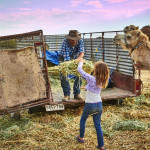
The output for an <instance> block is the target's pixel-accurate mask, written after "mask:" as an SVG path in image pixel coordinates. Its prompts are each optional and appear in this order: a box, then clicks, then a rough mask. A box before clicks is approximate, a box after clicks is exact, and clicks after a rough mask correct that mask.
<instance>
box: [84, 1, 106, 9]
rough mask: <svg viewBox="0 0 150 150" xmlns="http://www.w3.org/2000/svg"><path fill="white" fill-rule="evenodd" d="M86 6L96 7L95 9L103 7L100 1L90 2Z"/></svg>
mask: <svg viewBox="0 0 150 150" xmlns="http://www.w3.org/2000/svg"><path fill="white" fill-rule="evenodd" d="M86 5H89V6H94V7H95V8H102V7H103V4H102V3H100V1H98V0H96V1H89V2H87V3H86Z"/></svg>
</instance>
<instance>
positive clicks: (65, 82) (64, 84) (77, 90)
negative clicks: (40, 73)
mask: <svg viewBox="0 0 150 150" xmlns="http://www.w3.org/2000/svg"><path fill="white" fill-rule="evenodd" d="M72 79H74V80H75V81H74V85H73V94H74V95H78V94H80V86H81V84H82V79H80V78H79V77H78V76H74V77H72ZM60 80H61V87H62V89H63V92H64V96H67V95H68V96H70V84H69V80H68V77H66V76H65V75H63V74H62V73H60Z"/></svg>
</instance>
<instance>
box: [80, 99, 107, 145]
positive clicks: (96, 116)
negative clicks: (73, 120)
mask: <svg viewBox="0 0 150 150" xmlns="http://www.w3.org/2000/svg"><path fill="white" fill-rule="evenodd" d="M90 115H92V116H93V122H94V126H95V129H96V133H97V140H98V147H103V146H104V139H103V132H102V129H101V115H102V102H99V103H86V104H85V106H84V110H83V113H82V116H81V120H80V137H81V138H83V137H84V133H85V124H86V120H87V118H88V117H89V116H90Z"/></svg>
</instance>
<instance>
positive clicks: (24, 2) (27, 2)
mask: <svg viewBox="0 0 150 150" xmlns="http://www.w3.org/2000/svg"><path fill="white" fill-rule="evenodd" d="M22 3H23V4H30V3H31V2H30V1H23V2H22Z"/></svg>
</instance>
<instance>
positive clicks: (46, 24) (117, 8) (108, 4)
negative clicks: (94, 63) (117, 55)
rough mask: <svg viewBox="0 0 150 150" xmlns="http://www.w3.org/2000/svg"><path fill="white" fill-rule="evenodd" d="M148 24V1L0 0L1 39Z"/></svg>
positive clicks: (149, 5) (149, 23)
mask: <svg viewBox="0 0 150 150" xmlns="http://www.w3.org/2000/svg"><path fill="white" fill-rule="evenodd" d="M131 24H132V25H136V26H139V27H140V28H142V27H143V26H145V25H150V0H27V1H25V0H0V36H3V35H11V34H18V33H24V32H30V31H34V30H39V29H42V30H43V32H44V34H45V35H51V34H66V33H68V31H69V30H75V29H76V30H78V31H79V32H81V33H87V32H102V31H117V30H122V29H123V28H124V27H125V26H127V25H131Z"/></svg>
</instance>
